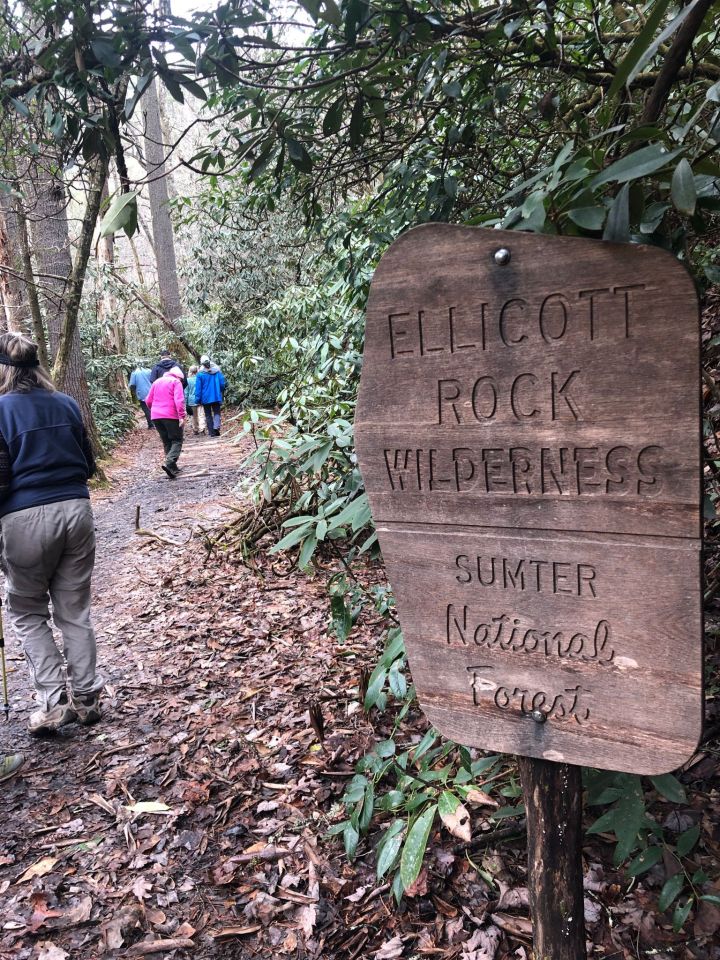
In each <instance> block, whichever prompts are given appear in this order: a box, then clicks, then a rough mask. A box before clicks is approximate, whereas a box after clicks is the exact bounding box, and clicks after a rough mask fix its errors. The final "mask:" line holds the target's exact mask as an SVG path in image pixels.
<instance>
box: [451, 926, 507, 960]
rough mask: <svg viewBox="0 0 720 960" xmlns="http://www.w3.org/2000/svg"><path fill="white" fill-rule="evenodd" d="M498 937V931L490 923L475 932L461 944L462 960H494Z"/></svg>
mask: <svg viewBox="0 0 720 960" xmlns="http://www.w3.org/2000/svg"><path fill="white" fill-rule="evenodd" d="M500 936H501V934H500V930H499V929H498V928H497V927H496V926H495V925H494V924H492V923H491V924H490V925H489V926H488V927H486V928H484V929H483V928H479V929H477V930H475V931H474V932H473V935H472V936H471V937H470V939H469V940H468V941H467V942H466V943H465V944H463V952H462V954H461V957H462V960H494V957H495V954H496V953H497V948H498V945H499V943H500Z"/></svg>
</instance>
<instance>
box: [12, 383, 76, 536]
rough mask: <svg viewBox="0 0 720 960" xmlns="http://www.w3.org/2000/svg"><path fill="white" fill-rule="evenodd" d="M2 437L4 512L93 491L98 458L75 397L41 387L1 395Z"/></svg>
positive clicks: (72, 497) (72, 498) (71, 497)
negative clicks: (90, 488)
mask: <svg viewBox="0 0 720 960" xmlns="http://www.w3.org/2000/svg"><path fill="white" fill-rule="evenodd" d="M0 441H2V442H0V452H2V453H3V454H5V449H6V450H7V454H6V455H5V456H3V457H2V459H3V460H6V462H7V463H8V467H9V469H8V471H7V473H6V472H5V471H3V473H5V476H4V477H3V478H2V479H3V480H4V481H5V482H4V483H1V484H0V517H3V516H5V515H6V514H8V513H15V512H16V511H17V510H25V509H26V508H27V507H38V506H40V505H41V504H44V503H56V502H58V501H60V500H75V499H77V498H82V497H84V498H88V497H89V496H90V494H89V492H88V487H87V481H88V478H89V477H91V476H92V475H93V473H94V472H95V461H94V459H93V455H92V449H91V447H90V443H89V441H88V437H87V434H86V432H85V427H84V426H83V422H82V417H81V416H80V408H79V407H78V405H77V403H75V401H74V400H73V399H72V398H71V397H68V396H67V395H66V394H64V393H59V392H57V391H55V392H51V391H50V390H42V389H40V388H38V389H35V390H30V391H29V392H28V393H7V394H5V395H4V396H1V397H0ZM6 458H7V459H6ZM8 474H9V476H8Z"/></svg>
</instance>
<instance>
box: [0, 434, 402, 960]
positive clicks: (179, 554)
mask: <svg viewBox="0 0 720 960" xmlns="http://www.w3.org/2000/svg"><path fill="white" fill-rule="evenodd" d="M247 443H248V441H241V442H240V444H238V445H236V444H233V443H231V442H230V441H229V440H228V439H227V438H221V439H220V440H219V441H218V440H208V439H206V438H204V437H199V438H194V437H190V438H188V440H187V443H186V447H185V450H184V452H183V456H182V459H181V461H180V463H181V466H182V468H183V471H182V474H181V476H180V478H178V479H177V480H176V481H170V480H168V479H167V478H166V477H165V475H164V474H163V473H162V471H161V470H160V467H159V463H160V458H159V449H158V448H159V444H158V440H157V437H156V436H155V435H154V434H152V433H150V432H146V431H145V430H142V431H141V430H140V429H138V430H136V431H135V433H134V434H133V435H132V436H131V437H130V438H129V439H128V440H127V441H126V442H125V443H124V444H122V445H121V447H120V448H119V450H118V451H117V453H116V456H115V458H114V461H113V464H112V466H111V468H110V474H111V476H112V483H111V484H110V486H109V488H107V489H105V490H101V491H98V492H96V493H95V494H94V495H93V501H94V508H95V515H96V523H97V532H98V559H97V566H96V573H95V577H94V581H93V584H94V586H93V593H94V620H95V625H96V628H97V634H98V648H99V656H100V666H101V669H102V671H103V672H104V674H105V675H106V676H107V679H108V687H107V696H106V698H105V711H106V715H105V717H104V719H103V721H102V722H101V723H99V724H98V725H97V726H95V727H92V728H84V727H82V726H79V725H77V724H72V725H69V726H67V727H65V728H63V730H62V731H60V732H59V733H58V734H57V735H56V736H54V737H51V738H48V739H33V738H30V737H29V736H28V734H27V733H26V729H25V727H26V722H27V717H28V714H29V711H30V709H31V708H32V703H31V699H30V685H29V682H28V678H27V674H26V669H25V664H24V663H23V662H22V659H21V656H20V653H19V651H18V647H17V644H16V642H15V640H14V638H12V637H10V638H9V640H8V652H9V654H10V667H11V668H12V670H13V672H12V673H11V676H10V686H11V691H12V693H11V700H12V714H11V717H12V720H11V723H9V724H7V725H5V724H0V749H3V750H5V751H7V750H21V751H23V752H24V753H25V755H26V758H27V761H26V765H25V767H24V769H23V771H22V773H21V774H20V775H19V776H17V777H16V778H15V779H13V780H11V781H9V782H8V783H6V784H3V785H2V786H0V809H1V811H2V812H0V958H2V960H5V958H6V957H7V958H9V957H13V958H18V960H31V958H32V960H67V958H70V960H94V958H96V957H100V956H122V957H126V956H127V957H131V956H139V955H145V954H146V953H148V949H149V944H150V943H157V942H158V941H162V945H161V948H160V949H161V951H162V953H161V954H157V955H158V956H160V955H162V956H165V957H173V956H177V957H193V958H210V957H213V958H214V957H223V958H226V957H241V958H245V957H262V958H265V960H271V958H276V957H277V955H278V953H280V954H281V955H284V956H293V957H294V956H301V955H302V956H305V957H308V958H309V957H316V958H320V957H334V956H338V957H345V956H347V957H349V958H354V957H356V956H358V951H359V950H362V947H363V945H364V944H365V943H367V941H368V934H367V933H366V932H364V931H365V930H366V926H367V920H366V921H365V922H364V923H363V925H362V926H361V927H360V928H358V927H357V924H356V915H357V911H358V904H357V901H351V902H346V898H347V897H348V895H349V894H351V893H352V891H353V889H355V887H356V885H357V882H356V879H355V877H356V873H355V871H354V870H353V869H351V868H350V867H348V866H347V864H346V863H345V861H343V860H342V859H341V858H339V857H338V856H337V855H338V854H339V851H338V849H337V845H336V844H331V845H330V849H331V850H332V851H333V852H332V854H331V857H332V858H336V859H333V860H332V862H331V859H329V858H328V855H327V853H324V852H322V847H323V840H322V837H323V835H324V834H325V832H326V830H327V827H328V825H329V822H330V820H329V819H328V813H329V812H330V811H331V808H332V806H333V804H335V803H336V802H337V800H338V799H339V797H340V795H341V794H342V791H343V789H344V787H345V784H346V783H347V780H348V777H351V776H352V775H353V764H354V762H355V760H356V759H357V757H358V756H359V755H360V754H361V753H362V752H364V750H365V749H366V748H367V746H368V744H369V742H370V741H371V739H372V738H373V736H374V734H373V730H372V728H371V727H370V726H369V724H368V722H367V720H366V719H364V717H363V715H362V711H361V710H360V704H359V703H358V702H357V698H358V687H357V678H358V673H359V669H360V666H361V664H363V663H365V662H367V660H368V659H369V658H371V657H372V656H373V655H374V653H375V649H376V646H377V643H376V639H375V638H374V637H373V636H372V635H371V634H370V633H369V632H367V631H365V630H362V631H358V636H357V640H356V641H355V642H353V643H346V644H345V645H344V646H343V647H342V649H339V648H338V647H337V643H336V641H335V640H334V638H333V637H332V635H330V634H329V633H328V617H327V610H328V603H327V592H326V584H325V579H324V577H322V576H318V577H316V578H309V577H308V576H305V575H300V576H298V577H296V576H295V575H294V574H293V573H290V574H289V575H283V571H275V570H273V569H272V568H271V567H270V564H269V563H266V567H267V569H266V571H265V574H264V575H263V576H260V575H258V574H257V573H253V572H251V571H249V570H248V569H246V568H244V567H242V566H239V565H238V564H237V563H236V562H235V561H234V560H233V559H232V558H228V557H225V556H224V555H223V554H219V553H217V552H215V553H214V554H213V556H212V558H211V559H210V560H209V561H208V560H207V551H206V549H205V546H204V542H203V529H208V530H211V529H212V528H213V526H215V527H217V525H218V524H219V523H220V522H221V521H222V520H223V518H224V517H230V516H232V509H231V504H233V503H234V504H235V505H237V500H233V498H232V494H233V491H234V490H235V489H236V488H237V485H238V483H239V481H240V480H241V479H242V470H241V463H242V461H243V459H244V457H245V455H246V453H247V450H248V447H247ZM138 505H140V508H141V515H140V524H141V527H142V528H145V529H148V530H150V531H152V532H153V533H155V534H157V535H159V536H160V537H161V538H163V540H159V539H157V538H156V537H148V536H139V535H138V534H137V533H136V532H135V517H136V508H137V506H138ZM164 540H170V541H173V542H174V543H176V544H177V546H174V545H169V544H167V543H165V542H164ZM338 654H339V655H338ZM312 699H316V700H317V701H318V702H319V703H320V704H322V709H323V711H324V712H325V717H326V727H327V735H326V741H325V746H324V747H323V748H322V749H321V746H320V744H319V743H317V737H316V734H315V733H314V731H313V729H312V727H311V726H310V724H309V722H308V714H307V708H308V704H309V702H310V700H312ZM364 872H366V871H364ZM351 878H352V879H351ZM321 885H322V886H321ZM321 890H322V892H321ZM365 890H366V891H367V896H368V898H369V899H370V904H369V908H368V910H369V912H367V917H368V918H374V917H376V916H377V917H380V916H382V917H385V916H387V909H386V907H385V906H384V903H383V898H382V897H378V896H376V895H375V896H373V895H372V886H369V885H368V886H367V887H363V888H362V890H361V894H362V893H363V891H365ZM381 892H383V891H381ZM375 930H376V934H375V935H376V936H378V935H379V937H380V938H381V940H380V942H382V936H383V935H382V932H381V930H380V926H379V925H378V924H377V923H376V924H375Z"/></svg>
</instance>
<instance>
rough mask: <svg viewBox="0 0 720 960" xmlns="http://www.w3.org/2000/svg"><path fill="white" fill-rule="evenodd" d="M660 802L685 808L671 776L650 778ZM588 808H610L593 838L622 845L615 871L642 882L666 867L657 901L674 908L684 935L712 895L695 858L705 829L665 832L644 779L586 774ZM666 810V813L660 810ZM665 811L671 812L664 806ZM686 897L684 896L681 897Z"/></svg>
mask: <svg viewBox="0 0 720 960" xmlns="http://www.w3.org/2000/svg"><path fill="white" fill-rule="evenodd" d="M649 779H650V782H651V784H652V786H653V787H654V789H655V791H656V792H657V795H658V797H659V798H661V800H662V801H665V802H669V803H678V804H679V803H684V802H686V800H687V797H686V794H685V788H684V787H683V785H682V784H681V783H680V781H679V780H678V779H677V778H676V777H674V776H673V775H672V774H669V773H668V774H663V775H661V776H656V777H650V778H649ZM585 787H586V790H587V797H586V804H587V806H588V807H596V806H607V807H608V808H609V809H607V810H606V811H605V812H604V813H603V814H601V815H600V816H599V817H598V818H597V819H596V820H595V821H594V822H593V823H592V825H591V826H590V827H589V828H588V831H587V832H588V834H591V835H592V834H603V835H605V834H614V836H615V839H616V841H617V843H616V846H615V852H614V856H613V860H614V863H615V864H616V866H620V865H621V864H626V871H627V874H628V876H629V877H631V878H636V877H641V876H643V875H644V874H646V873H648V872H649V871H650V870H652V869H653V868H655V867H658V868H659V867H660V865H661V863H662V864H664V865H665V880H664V883H663V886H662V889H661V890H660V894H659V897H658V909H659V910H660V911H661V912H665V911H667V910H669V909H670V908H671V907H673V905H674V911H673V914H672V923H673V928H674V930H675V932H679V931H680V930H681V929H682V927H683V925H684V924H685V921H686V920H687V918H688V916H689V915H690V911H691V910H692V907H693V905H694V904H696V903H697V902H698V901H699V900H707V899H709V898H711V897H712V895H708V894H703V892H702V891H703V888H704V887H705V885H706V884H707V883H708V877H707V875H706V874H705V873H704V872H703V871H702V870H701V869H698V868H697V866H696V865H695V866H693V864H692V854H693V852H694V851H695V848H696V845H697V843H698V841H699V839H700V827H699V826H692V827H689V828H688V829H686V830H684V831H683V832H682V833H680V834H679V835H677V836H673V835H672V834H671V833H670V831H668V830H667V829H665V828H663V827H662V826H661V824H660V823H659V822H658V820H657V819H656V818H655V817H654V816H653V815H652V813H651V810H652V807H654V805H655V802H657V801H655V802H653V798H652V794H650V795H648V793H647V792H646V791H645V790H644V789H643V783H642V780H641V778H640V777H638V776H634V775H632V774H627V773H612V772H608V771H600V770H586V771H585ZM661 809H663V808H662V807H661ZM665 809H667V808H666V807H665ZM682 894H684V897H682V896H681V895H682Z"/></svg>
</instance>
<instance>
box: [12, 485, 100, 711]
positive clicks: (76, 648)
mask: <svg viewBox="0 0 720 960" xmlns="http://www.w3.org/2000/svg"><path fill="white" fill-rule="evenodd" d="M0 538H1V543H2V547H1V552H0V565H1V566H2V569H3V571H4V573H5V578H6V603H7V612H8V616H9V620H10V623H11V625H12V627H13V629H14V631H15V635H16V636H17V638H18V639H19V640H20V642H21V643H22V646H23V649H24V651H25V656H26V658H27V662H28V666H29V667H30V673H31V674H32V679H33V683H34V685H35V692H36V695H37V701H38V704H39V706H40V707H41V708H42V709H43V710H48V709H50V708H51V707H53V706H55V704H56V703H57V702H58V700H59V699H60V696H61V694H63V693H65V691H66V687H67V682H68V681H69V684H70V688H71V690H72V692H73V693H74V694H75V695H77V696H88V695H90V694H93V693H97V692H99V691H100V690H102V688H103V685H104V683H103V680H102V678H101V677H100V676H99V675H98V674H97V673H96V670H95V659H96V652H95V632H94V630H93V627H92V623H91V622H90V578H91V576H92V571H93V565H94V563H95V526H94V523H93V514H92V509H91V507H90V501H89V500H87V499H77V500H61V501H59V502H58V503H47V504H44V505H43V506H40V507H29V508H28V509H27V510H18V511H17V512H16V513H9V514H7V516H4V517H2V519H1V520H0ZM50 600H52V618H53V621H54V623H55V626H56V627H57V628H58V629H59V631H60V632H61V634H62V639H63V653H64V659H65V662H63V655H62V654H61V653H60V651H59V650H58V648H57V646H56V645H55V641H54V640H53V634H52V630H51V629H50V624H49V620H50V612H49V601H50ZM66 665H67V666H66ZM66 670H67V681H66Z"/></svg>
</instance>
